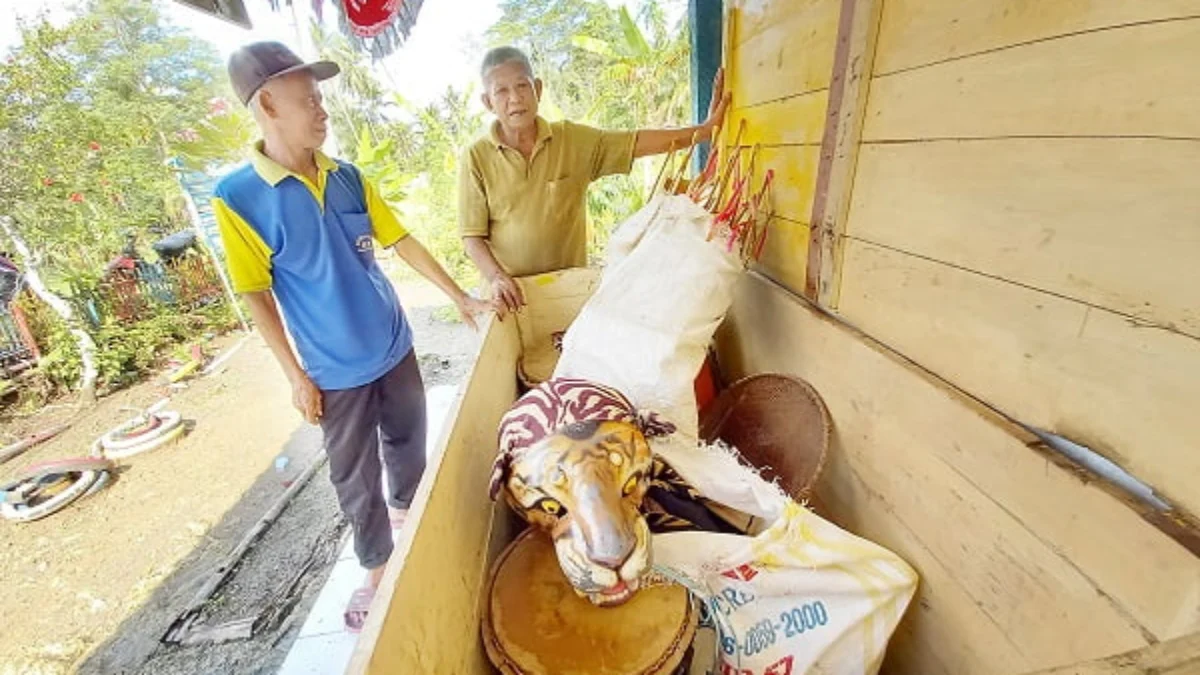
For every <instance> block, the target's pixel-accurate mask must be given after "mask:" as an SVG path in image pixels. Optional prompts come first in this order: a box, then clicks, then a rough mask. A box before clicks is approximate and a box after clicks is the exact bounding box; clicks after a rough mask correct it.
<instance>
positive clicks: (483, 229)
mask: <svg viewBox="0 0 1200 675" xmlns="http://www.w3.org/2000/svg"><path fill="white" fill-rule="evenodd" d="M537 127H538V134H537V140H536V141H535V143H534V148H533V154H532V155H531V156H530V158H529V159H528V160H527V159H525V156H524V155H522V154H521V152H520V151H519V150H517V149H515V148H512V147H510V146H508V145H505V144H504V142H503V141H501V140H500V132H499V123H498V122H497V123H493V125H492V130H491V133H489V134H488V135H486V136H484V137H483V138H481V139H479V140H478V141H476V142H475V143H474V144H472V145H471V146H470V147H468V148H467V150H466V151H465V152H464V153H463V157H462V159H461V161H460V163H459V182H458V227H459V233H460V234H461V235H462V236H464V237H487V238H488V240H489V241H490V243H491V246H492V252H493V253H494V254H495V256H496V260H497V261H498V262H499V263H500V265H501V266H503V267H504V269H505V270H506V271H507V272H508V273H509V274H511V275H513V276H526V275H530V274H541V273H543V272H552V271H555V270H560V269H565V268H568V267H582V266H584V265H586V264H587V217H586V214H587V210H586V208H585V206H586V200H587V188H588V185H589V184H590V183H591V182H592V181H594V180H596V179H597V178H600V177H602V176H607V175H610V174H617V173H629V171H630V169H632V168H633V145H634V141H635V140H636V138H637V132H633V131H604V130H601V129H595V128H593V127H589V126H585V125H582V124H576V123H574V122H567V121H562V122H547V121H545V120H544V119H542V118H541V117H539V118H538V120H537Z"/></svg>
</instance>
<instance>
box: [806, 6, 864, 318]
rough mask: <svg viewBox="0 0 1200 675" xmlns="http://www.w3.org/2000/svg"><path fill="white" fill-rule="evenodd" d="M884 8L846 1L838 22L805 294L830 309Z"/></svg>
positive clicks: (812, 219) (815, 196) (814, 201)
mask: <svg viewBox="0 0 1200 675" xmlns="http://www.w3.org/2000/svg"><path fill="white" fill-rule="evenodd" d="M882 7H883V2H882V0H843V2H842V13H841V17H840V19H839V22H838V37H837V48H836V51H835V53H834V60H833V77H832V78H831V80H830V84H829V106H828V108H827V110H826V118H825V134H824V137H823V138H822V141H821V163H820V167H819V169H818V172H817V188H816V194H815V195H814V199H813V209H812V218H811V219H810V220H809V222H810V224H811V227H810V233H809V237H810V239H809V246H808V265H807V268H806V272H805V281H804V294H805V295H806V296H807V297H808V298H809V299H811V300H813V301H814V302H816V303H817V304H819V305H820V306H822V307H827V308H830V309H833V308H836V307H837V296H838V286H839V280H840V274H839V273H838V269H839V268H840V266H841V261H840V258H841V234H842V233H843V232H844V231H845V227H846V219H847V218H846V216H847V214H848V212H849V207H850V193H851V188H852V187H853V184H854V168H855V164H856V163H857V159H858V141H859V137H860V135H861V133H862V126H863V113H864V111H865V110H866V104H867V94H868V89H869V86H870V82H871V71H872V64H873V63H874V60H875V43H876V41H877V40H878V36H879V17H880V14H881V10H882Z"/></svg>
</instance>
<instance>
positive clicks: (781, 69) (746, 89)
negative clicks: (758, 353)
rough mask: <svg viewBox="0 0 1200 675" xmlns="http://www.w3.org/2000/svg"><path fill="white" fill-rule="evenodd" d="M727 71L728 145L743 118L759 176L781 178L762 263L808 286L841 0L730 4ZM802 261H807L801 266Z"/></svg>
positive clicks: (794, 283) (764, 0)
mask: <svg viewBox="0 0 1200 675" xmlns="http://www.w3.org/2000/svg"><path fill="white" fill-rule="evenodd" d="M726 4H727V7H728V10H727V14H726V19H725V25H726V31H727V42H728V45H727V48H726V55H725V59H726V70H727V80H728V82H729V85H730V89H731V91H732V93H733V102H732V110H731V113H730V115H729V122H728V129H727V132H728V133H727V134H725V135H724V140H725V142H726V143H732V136H733V132H734V131H735V130H736V129H737V127H738V125H739V124H741V123H742V122H743V121H745V123H746V133H745V135H743V136H742V139H741V145H742V147H743V148H745V149H746V151H748V149H749V148H750V147H752V146H754V145H756V144H758V145H760V148H761V149H760V152H759V155H758V160H757V162H756V169H757V170H756V174H758V178H759V179H761V176H762V172H763V170H764V168H765V167H770V168H772V169H774V171H775V173H776V176H777V179H778V180H777V182H776V184H775V199H774V205H773V209H772V211H773V217H772V220H771V225H770V227H771V229H770V233H769V235H768V237H769V241H770V244H769V245H768V246H767V248H766V249H765V251H764V254H763V260H762V266H763V268H764V269H765V270H767V271H768V273H769V274H771V275H772V276H773V277H775V278H777V279H779V280H780V281H782V282H784V283H787V284H788V285H790V286H793V287H797V288H801V287H803V286H804V270H805V267H804V264H803V261H804V260H805V259H806V258H807V256H808V241H809V220H810V215H811V211H812V203H813V191H814V187H815V185H816V181H817V165H818V161H819V154H820V148H821V136H822V133H823V132H824V129H825V124H824V121H825V111H826V107H827V105H828V101H829V83H830V77H831V74H832V71H833V53H834V43H835V41H836V40H837V28H838V16H839V13H840V10H841V5H842V2H841V0H754V1H752V2H740V3H738V2H727V3H726ZM796 261H801V262H800V264H796Z"/></svg>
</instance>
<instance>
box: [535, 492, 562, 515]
mask: <svg viewBox="0 0 1200 675" xmlns="http://www.w3.org/2000/svg"><path fill="white" fill-rule="evenodd" d="M534 506H536V507H537V508H539V509H541V511H542V513H545V514H546V515H549V516H554V517H555V518H561V517H562V516H564V515H566V514H567V509H566V508H565V507H564V506H563V505H562V504H561V503H559V501H558V500H557V499H550V498H549V497H547V498H545V499H539V500H538V502H537V504H534Z"/></svg>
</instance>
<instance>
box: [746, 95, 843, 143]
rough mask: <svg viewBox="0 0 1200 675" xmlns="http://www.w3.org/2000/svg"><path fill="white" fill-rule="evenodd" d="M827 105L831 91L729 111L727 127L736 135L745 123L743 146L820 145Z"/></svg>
mask: <svg viewBox="0 0 1200 675" xmlns="http://www.w3.org/2000/svg"><path fill="white" fill-rule="evenodd" d="M828 104H829V90H827V89H823V90H821V91H816V92H812V93H809V94H801V95H799V96H793V97H791V98H787V99H784V100H782V101H773V102H771V103H763V104H761V105H757V106H753V107H749V108H735V109H733V110H731V111H729V115H728V122H727V126H728V128H729V129H733V130H735V131H736V130H737V128H738V126H739V125H740V124H741V123H742V120H745V121H746V131H745V133H744V134H743V135H742V142H743V143H745V144H747V145H754V144H755V143H760V144H762V145H820V144H821V134H822V133H823V132H824V129H825V107H826V106H827V105H828Z"/></svg>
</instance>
